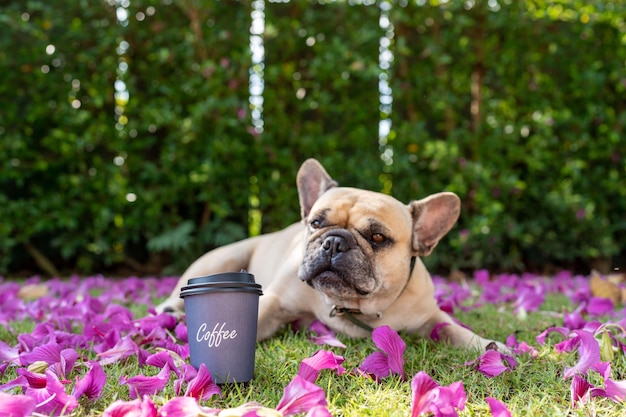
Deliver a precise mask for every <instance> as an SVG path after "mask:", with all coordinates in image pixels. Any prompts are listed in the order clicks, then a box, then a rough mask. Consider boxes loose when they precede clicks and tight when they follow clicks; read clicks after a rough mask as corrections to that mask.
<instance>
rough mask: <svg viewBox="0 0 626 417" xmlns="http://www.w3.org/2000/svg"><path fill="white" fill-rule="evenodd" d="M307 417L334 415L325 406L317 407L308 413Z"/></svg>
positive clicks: (329, 416) (328, 416) (330, 416)
mask: <svg viewBox="0 0 626 417" xmlns="http://www.w3.org/2000/svg"><path fill="white" fill-rule="evenodd" d="M305 417H332V414H330V411H328V407H326V406H325V405H316V406H315V407H313V408H311V409H310V410H309V412H308V413H306V416H305Z"/></svg>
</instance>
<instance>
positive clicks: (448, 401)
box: [411, 371, 467, 417]
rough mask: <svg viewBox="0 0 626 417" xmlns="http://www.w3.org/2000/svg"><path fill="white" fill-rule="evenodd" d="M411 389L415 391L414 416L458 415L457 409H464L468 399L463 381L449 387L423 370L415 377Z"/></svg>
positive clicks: (412, 405) (413, 398)
mask: <svg viewBox="0 0 626 417" xmlns="http://www.w3.org/2000/svg"><path fill="white" fill-rule="evenodd" d="M411 390H412V391H413V397H412V400H411V416H412V417H418V416H420V415H422V414H423V413H433V414H434V415H435V416H458V414H457V412H456V410H457V409H459V410H463V409H464V408H465V402H466V401H467V395H466V394H465V388H464V387H463V383H462V382H460V381H458V382H454V383H452V384H450V385H449V386H447V387H445V386H440V385H439V384H437V383H436V382H435V381H434V380H433V379H432V378H431V377H430V376H429V375H428V374H427V373H425V372H423V371H420V372H418V373H417V374H416V375H415V376H414V377H413V380H412V381H411Z"/></svg>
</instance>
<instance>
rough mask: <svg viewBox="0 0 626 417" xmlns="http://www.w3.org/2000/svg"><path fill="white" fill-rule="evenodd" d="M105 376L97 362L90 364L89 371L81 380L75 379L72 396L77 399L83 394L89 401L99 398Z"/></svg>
mask: <svg viewBox="0 0 626 417" xmlns="http://www.w3.org/2000/svg"><path fill="white" fill-rule="evenodd" d="M106 379H107V376H106V374H105V373H104V371H103V370H102V367H101V366H100V364H99V363H98V362H95V361H94V362H91V369H90V370H89V372H87V373H86V374H85V376H83V377H82V378H81V379H78V377H76V385H75V386H74V392H72V395H73V396H74V397H76V398H77V399H78V398H80V397H81V395H83V394H85V395H86V396H87V398H89V399H90V400H95V399H98V398H100V395H102V389H103V388H104V384H105V383H106Z"/></svg>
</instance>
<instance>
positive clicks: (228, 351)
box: [180, 272, 263, 384]
mask: <svg viewBox="0 0 626 417" xmlns="http://www.w3.org/2000/svg"><path fill="white" fill-rule="evenodd" d="M262 294H263V292H262V291H261V285H259V284H257V283H255V282H254V275H252V274H248V273H246V272H228V273H223V274H216V275H209V276H205V277H199V278H191V279H190V280H188V281H187V286H185V287H183V288H182V289H181V292H180V297H181V298H182V299H183V300H184V303H185V315H186V317H187V335H188V339H189V355H190V362H191V364H192V365H193V366H194V367H195V368H196V369H198V368H199V367H200V365H201V364H205V365H206V367H207V368H208V370H209V371H210V372H211V376H212V377H213V381H214V382H215V383H217V384H224V383H232V382H248V381H250V380H251V379H252V378H253V376H254V355H255V349H256V334H257V320H258V315H259V296H260V295H262Z"/></svg>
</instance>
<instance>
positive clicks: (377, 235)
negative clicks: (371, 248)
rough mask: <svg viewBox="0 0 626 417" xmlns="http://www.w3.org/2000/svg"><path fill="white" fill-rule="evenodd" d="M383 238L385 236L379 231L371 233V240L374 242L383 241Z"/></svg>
mask: <svg viewBox="0 0 626 417" xmlns="http://www.w3.org/2000/svg"><path fill="white" fill-rule="evenodd" d="M385 240H386V239H385V236H384V235H382V234H380V233H374V234H373V235H372V242H374V243H383V242H384V241H385Z"/></svg>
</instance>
